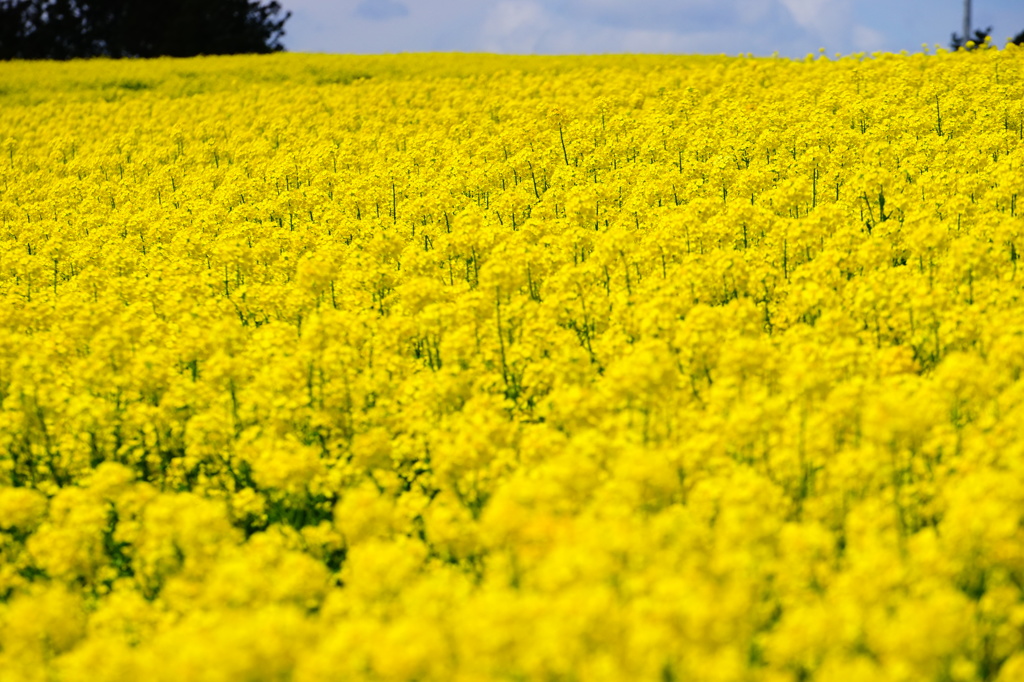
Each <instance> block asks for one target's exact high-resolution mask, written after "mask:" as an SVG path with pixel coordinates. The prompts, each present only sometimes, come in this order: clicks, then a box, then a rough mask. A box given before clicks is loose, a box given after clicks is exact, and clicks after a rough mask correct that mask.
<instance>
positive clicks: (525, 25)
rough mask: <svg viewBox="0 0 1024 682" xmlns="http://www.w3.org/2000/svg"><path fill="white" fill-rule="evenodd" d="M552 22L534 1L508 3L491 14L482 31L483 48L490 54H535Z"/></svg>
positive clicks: (497, 7) (511, 1) (499, 4)
mask: <svg viewBox="0 0 1024 682" xmlns="http://www.w3.org/2000/svg"><path fill="white" fill-rule="evenodd" d="M550 27H551V20H550V18H549V16H548V14H547V12H546V11H545V9H544V8H543V7H542V6H541V5H540V3H538V2H534V1H533V0H505V1H503V2H499V3H498V4H497V6H495V7H494V9H493V10H491V12H490V13H489V14H488V15H487V18H486V20H485V21H484V24H483V26H482V28H481V30H480V39H481V47H482V48H483V49H484V50H485V51H487V52H514V53H520V54H523V53H526V54H529V53H532V52H535V51H536V50H537V46H538V44H539V43H540V42H541V40H542V39H543V38H544V34H545V33H546V32H547V31H548V30H549V29H550Z"/></svg>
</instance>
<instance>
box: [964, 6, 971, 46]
mask: <svg viewBox="0 0 1024 682" xmlns="http://www.w3.org/2000/svg"><path fill="white" fill-rule="evenodd" d="M970 39H971V0H964V44H965V45H966V44H967V41H968V40H970Z"/></svg>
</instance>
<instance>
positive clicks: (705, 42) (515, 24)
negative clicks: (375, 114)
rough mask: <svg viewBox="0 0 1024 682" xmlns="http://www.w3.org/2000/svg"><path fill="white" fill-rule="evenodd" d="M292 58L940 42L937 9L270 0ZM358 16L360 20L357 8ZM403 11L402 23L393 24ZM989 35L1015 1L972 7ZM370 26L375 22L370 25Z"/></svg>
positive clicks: (914, 46) (560, 0) (945, 13)
mask: <svg viewBox="0 0 1024 682" xmlns="http://www.w3.org/2000/svg"><path fill="white" fill-rule="evenodd" d="M280 2H281V4H282V5H284V6H285V7H286V8H287V9H290V10H292V11H293V12H294V16H293V17H292V19H291V21H289V22H288V24H287V25H286V26H285V29H286V31H287V33H286V35H285V38H284V43H285V45H286V46H287V47H288V49H290V50H293V51H298V52H303V51H315V52H355V53H381V52H418V51H459V52H470V51H492V52H505V53H529V52H539V53H573V52H579V53H596V52H709V53H725V54H738V53H741V52H753V53H754V54H762V55H767V54H771V53H772V52H773V51H778V52H779V54H781V55H783V56H789V57H796V58H801V57H803V56H804V55H805V54H807V53H808V52H814V51H815V50H816V49H817V48H818V47H825V48H826V49H827V50H828V51H829V52H830V53H832V52H841V53H843V54H850V53H852V52H871V51H875V50H893V51H898V50H900V49H908V50H911V51H914V50H918V49H920V46H921V44H922V43H925V42H926V43H928V44H934V43H941V44H948V42H949V36H950V34H951V33H952V32H953V31H958V30H959V28H960V11H961V10H962V3H960V2H959V1H957V2H954V1H953V0H948V1H947V2H942V3H936V2H935V1H934V0H280ZM358 7H362V11H361V12H357V8H358ZM399 7H404V8H405V9H407V10H408V13H407V15H406V16H399V14H400V13H401V10H400V9H398V8H399ZM977 10H978V12H977V14H978V17H977V21H976V22H975V23H976V24H978V25H979V26H988V25H989V24H992V25H993V26H994V27H995V32H996V34H997V36H1000V37H1002V36H1006V35H1013V34H1015V33H1017V32H1018V31H1020V30H1021V29H1024V6H1022V3H1021V0H987V1H986V3H982V4H979V6H978V8H977ZM374 19H376V20H374Z"/></svg>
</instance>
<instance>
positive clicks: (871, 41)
mask: <svg viewBox="0 0 1024 682" xmlns="http://www.w3.org/2000/svg"><path fill="white" fill-rule="evenodd" d="M883 45H885V36H884V35H883V34H882V33H881V32H879V31H876V30H875V29H873V28H869V27H867V26H861V25H860V24H857V25H856V26H854V27H853V47H854V49H855V50H856V51H858V52H875V51H876V50H881V49H882V46H883ZM908 51H909V50H908Z"/></svg>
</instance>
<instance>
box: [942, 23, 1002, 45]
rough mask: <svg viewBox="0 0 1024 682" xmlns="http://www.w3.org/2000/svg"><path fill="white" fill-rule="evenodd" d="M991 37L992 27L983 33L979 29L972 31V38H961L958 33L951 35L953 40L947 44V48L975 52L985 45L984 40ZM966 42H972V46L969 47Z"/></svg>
mask: <svg viewBox="0 0 1024 682" xmlns="http://www.w3.org/2000/svg"><path fill="white" fill-rule="evenodd" d="M991 35H992V27H991V26H989V27H988V28H986V29H985V30H984V31H983V30H981V29H974V37H973V38H972V37H970V36H967V37H965V36H961V35H960V34H958V33H954V34H953V40H952V41H951V42H950V43H949V46H950V47H952V48H953V49H954V50H976V49H977V48H979V47H980V46H982V45H984V44H985V40H986V39H987V38H988V37H989V36H991ZM968 41H973V42H974V45H973V46H969V45H968V44H967V43H968Z"/></svg>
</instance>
